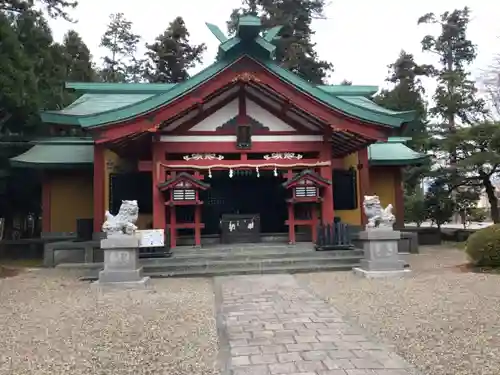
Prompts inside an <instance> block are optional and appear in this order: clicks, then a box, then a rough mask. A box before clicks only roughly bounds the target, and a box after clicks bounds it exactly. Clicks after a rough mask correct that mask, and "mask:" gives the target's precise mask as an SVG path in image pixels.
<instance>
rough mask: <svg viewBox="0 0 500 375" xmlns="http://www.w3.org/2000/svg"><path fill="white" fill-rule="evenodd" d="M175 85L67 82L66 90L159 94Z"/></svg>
mask: <svg viewBox="0 0 500 375" xmlns="http://www.w3.org/2000/svg"><path fill="white" fill-rule="evenodd" d="M174 86H175V83H101V82H66V88H67V89H72V90H75V91H82V92H86V93H108V94H128V93H130V94H158V93H162V92H166V91H168V90H170V89H171V88H172V87H174Z"/></svg>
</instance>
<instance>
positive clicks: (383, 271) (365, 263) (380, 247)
mask: <svg viewBox="0 0 500 375" xmlns="http://www.w3.org/2000/svg"><path fill="white" fill-rule="evenodd" d="M400 238H401V232H399V231H395V230H391V229H372V230H367V231H363V232H360V233H359V239H360V241H361V242H362V243H363V250H364V259H363V260H361V264H360V267H357V268H354V269H353V271H354V273H355V274H357V275H360V276H363V277H369V278H376V277H390V276H403V275H406V274H408V273H409V272H411V271H410V270H409V269H405V268H404V266H405V262H404V261H403V260H401V259H399V254H398V240H399V239H400Z"/></svg>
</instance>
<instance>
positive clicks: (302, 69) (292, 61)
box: [228, 0, 333, 84]
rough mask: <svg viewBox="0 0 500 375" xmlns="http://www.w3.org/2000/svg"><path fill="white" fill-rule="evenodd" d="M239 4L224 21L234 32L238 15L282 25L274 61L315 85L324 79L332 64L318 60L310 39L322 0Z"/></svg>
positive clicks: (323, 4)
mask: <svg viewBox="0 0 500 375" xmlns="http://www.w3.org/2000/svg"><path fill="white" fill-rule="evenodd" d="M242 5H243V7H242V8H239V9H235V10H233V12H232V14H231V17H230V21H229V22H228V29H229V32H231V33H234V31H235V27H236V24H237V20H238V18H239V17H240V16H241V15H245V14H253V15H258V16H260V18H261V20H262V23H263V25H264V27H265V28H271V27H274V26H283V28H282V30H281V32H280V38H277V39H276V40H275V41H274V43H275V45H276V60H277V61H278V62H279V63H280V64H281V65H282V66H283V67H284V68H286V69H289V70H291V71H292V72H294V73H296V74H298V75H299V76H301V77H303V78H304V79H306V80H307V81H310V82H312V83H315V84H321V83H324V82H325V79H326V78H327V77H328V75H329V73H331V72H332V71H333V65H332V64H331V63H329V62H327V61H323V60H320V58H319V56H318V54H317V52H316V51H315V49H314V48H315V44H314V43H313V42H312V37H313V35H314V31H313V30H312V28H311V24H312V21H313V20H314V19H321V18H324V9H325V7H326V0H243V4H242Z"/></svg>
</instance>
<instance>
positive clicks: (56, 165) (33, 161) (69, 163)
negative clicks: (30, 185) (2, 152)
mask: <svg viewBox="0 0 500 375" xmlns="http://www.w3.org/2000/svg"><path fill="white" fill-rule="evenodd" d="M90 142H92V141H90ZM93 163H94V146H93V145H92V143H90V144H89V141H88V140H84V139H80V140H77V139H71V138H69V139H59V140H55V139H52V140H40V141H37V142H36V144H35V145H34V146H33V147H32V148H30V149H29V150H28V151H26V152H25V153H23V154H21V155H18V156H16V157H14V158H11V159H10V164H11V165H12V166H13V167H27V168H43V169H60V168H66V169H67V168H81V167H85V168H86V167H90V166H91V165H92V164H93Z"/></svg>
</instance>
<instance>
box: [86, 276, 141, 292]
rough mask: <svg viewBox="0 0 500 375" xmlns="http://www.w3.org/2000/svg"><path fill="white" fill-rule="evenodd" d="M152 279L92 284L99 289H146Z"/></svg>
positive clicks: (95, 282) (98, 281) (96, 282)
mask: <svg viewBox="0 0 500 375" xmlns="http://www.w3.org/2000/svg"><path fill="white" fill-rule="evenodd" d="M149 283H150V277H149V276H145V277H143V278H142V279H140V280H138V281H118V282H103V281H100V280H97V281H94V282H93V283H92V284H90V285H91V286H92V287H93V288H98V289H146V288H147V287H148V286H149Z"/></svg>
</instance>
